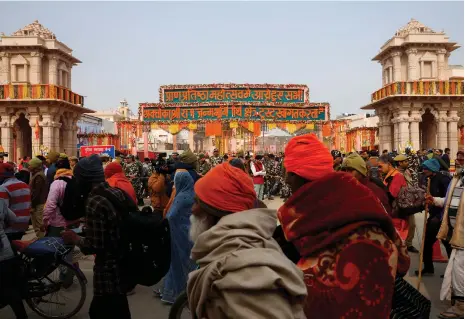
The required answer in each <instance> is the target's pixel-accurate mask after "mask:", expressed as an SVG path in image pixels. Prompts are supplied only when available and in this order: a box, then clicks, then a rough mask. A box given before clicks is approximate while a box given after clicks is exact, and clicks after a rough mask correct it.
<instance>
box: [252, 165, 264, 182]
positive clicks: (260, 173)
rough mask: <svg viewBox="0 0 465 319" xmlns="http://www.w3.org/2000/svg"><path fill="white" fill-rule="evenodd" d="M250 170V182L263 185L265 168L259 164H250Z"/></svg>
mask: <svg viewBox="0 0 465 319" xmlns="http://www.w3.org/2000/svg"><path fill="white" fill-rule="evenodd" d="M250 169H251V171H252V176H253V177H252V180H253V183H254V184H265V175H266V170H265V166H264V165H263V164H262V163H260V162H251V163H250Z"/></svg>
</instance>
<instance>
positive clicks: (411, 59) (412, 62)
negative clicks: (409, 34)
mask: <svg viewBox="0 0 465 319" xmlns="http://www.w3.org/2000/svg"><path fill="white" fill-rule="evenodd" d="M405 52H406V53H407V54H408V69H407V79H408V81H415V80H418V75H417V50H416V49H408V50H407V51H405Z"/></svg>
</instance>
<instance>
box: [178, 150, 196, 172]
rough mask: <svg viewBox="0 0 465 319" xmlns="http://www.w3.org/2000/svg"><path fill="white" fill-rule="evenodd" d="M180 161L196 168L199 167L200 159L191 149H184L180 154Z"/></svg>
mask: <svg viewBox="0 0 465 319" xmlns="http://www.w3.org/2000/svg"><path fill="white" fill-rule="evenodd" d="M179 162H181V163H184V164H188V165H191V166H192V167H193V168H194V169H195V170H197V169H198V163H199V162H198V159H197V156H195V154H194V153H192V151H191V150H187V151H184V152H183V153H182V154H181V155H179Z"/></svg>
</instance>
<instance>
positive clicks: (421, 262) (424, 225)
mask: <svg viewBox="0 0 465 319" xmlns="http://www.w3.org/2000/svg"><path fill="white" fill-rule="evenodd" d="M427 185H428V186H427V187H426V195H429V194H430V187H431V179H430V178H428V184H427ZM428 212H429V207H428V204H426V203H425V218H424V222H423V236H422V239H421V248H420V262H419V264H418V281H417V290H418V291H420V285H421V277H422V270H423V251H424V249H425V235H426V223H427V221H428Z"/></svg>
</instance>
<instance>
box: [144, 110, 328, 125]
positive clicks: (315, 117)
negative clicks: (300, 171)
mask: <svg viewBox="0 0 465 319" xmlns="http://www.w3.org/2000/svg"><path fill="white" fill-rule="evenodd" d="M143 118H144V121H150V122H166V121H171V122H191V121H199V122H201V121H208V120H211V121H260V120H266V121H273V122H309V121H324V120H326V108H325V107H324V106H319V107H307V108H290V107H259V106H257V107H255V106H219V107H164V108H158V107H146V108H144V109H143Z"/></svg>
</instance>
